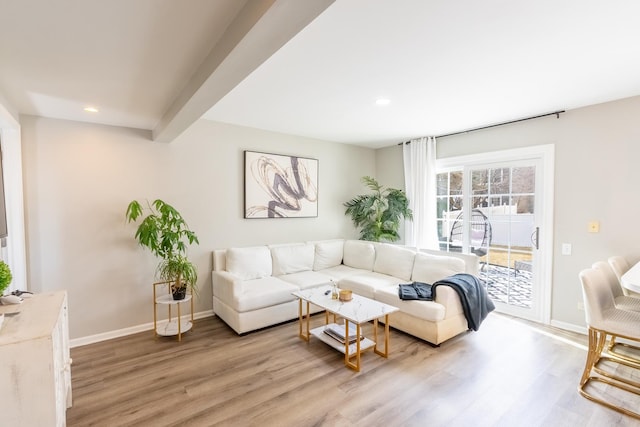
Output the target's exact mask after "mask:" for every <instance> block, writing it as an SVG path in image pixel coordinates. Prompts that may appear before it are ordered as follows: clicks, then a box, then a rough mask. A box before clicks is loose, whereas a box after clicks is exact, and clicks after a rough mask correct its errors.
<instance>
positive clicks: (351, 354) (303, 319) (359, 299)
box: [293, 287, 398, 372]
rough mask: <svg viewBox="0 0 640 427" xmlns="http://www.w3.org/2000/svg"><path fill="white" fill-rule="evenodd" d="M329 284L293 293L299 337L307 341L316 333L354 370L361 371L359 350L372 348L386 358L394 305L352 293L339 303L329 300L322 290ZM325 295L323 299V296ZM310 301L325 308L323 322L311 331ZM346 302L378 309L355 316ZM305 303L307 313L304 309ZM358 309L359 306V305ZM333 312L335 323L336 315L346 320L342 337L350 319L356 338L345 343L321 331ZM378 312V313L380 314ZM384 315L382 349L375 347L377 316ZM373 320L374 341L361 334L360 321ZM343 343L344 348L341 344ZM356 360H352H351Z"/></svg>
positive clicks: (346, 333) (327, 323) (395, 309)
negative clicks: (296, 299)
mask: <svg viewBox="0 0 640 427" xmlns="http://www.w3.org/2000/svg"><path fill="white" fill-rule="evenodd" d="M326 289H330V287H327V288H324V287H321V288H318V289H313V290H307V291H299V292H294V293H293V295H295V296H297V297H298V335H299V337H300V338H301V339H302V340H304V341H306V342H309V340H310V338H311V335H315V336H316V337H318V338H319V339H320V340H321V341H323V342H325V343H326V344H328V345H330V346H331V347H333V348H335V349H336V350H338V351H340V352H343V353H344V364H345V366H346V367H347V368H350V369H353V370H354V371H356V372H360V366H361V364H360V355H361V353H362V351H364V350H367V349H369V348H372V347H373V351H374V353H375V354H377V355H379V356H382V357H384V358H388V357H389V341H390V340H389V335H390V334H389V314H391V313H393V312H395V311H397V310H398V308H397V307H393V306H390V305H388V304H384V303H381V302H379V301H374V300H372V299H369V298H366V297H363V296H360V295H354V296H353V300H352V301H348V302H342V301H337V300H332V299H331V296H330V295H328V296H327V295H325V293H324V292H325V290H326ZM323 297H324V298H323ZM311 304H313V305H316V306H318V307H320V308H323V309H324V310H325V325H324V326H321V327H319V328H315V329H313V330H311V327H310V318H311ZM349 304H365V305H369V306H372V307H375V308H377V309H378V310H377V311H376V314H372V315H366V314H365V315H364V316H362V317H358V316H354V315H353V312H354V311H356V310H350V309H351V308H352V307H353V306H349ZM303 306H306V314H305V310H304V309H303V308H304V307H303ZM359 308H360V307H359ZM330 314H331V315H333V321H334V323H335V322H336V319H337V318H338V317H341V318H344V319H345V336H347V337H348V336H349V322H351V323H353V324H355V325H356V341H355V343H352V344H349V340H345V343H344V345H343V344H342V343H340V342H339V341H337V340H335V339H334V338H331V337H329V336H328V335H326V334H324V332H323V330H324V327H326V325H329V324H330V323H329V315H330ZM380 314H381V315H380ZM382 317H384V335H383V339H384V349H380V348H379V347H378V344H379V343H378V319H380V318H382ZM371 320H373V341H371V340H370V339H368V338H364V337H363V335H362V327H361V325H362V324H363V323H366V322H369V321H371ZM343 346H344V347H343ZM351 359H355V361H351Z"/></svg>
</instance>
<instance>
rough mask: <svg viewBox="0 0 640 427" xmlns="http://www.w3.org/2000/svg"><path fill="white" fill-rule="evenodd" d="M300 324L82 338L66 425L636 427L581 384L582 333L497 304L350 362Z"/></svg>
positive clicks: (202, 325)
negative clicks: (432, 335)
mask: <svg viewBox="0 0 640 427" xmlns="http://www.w3.org/2000/svg"><path fill="white" fill-rule="evenodd" d="M323 320H324V316H314V317H313V319H312V321H313V322H314V323H317V324H320V323H321V322H322V321H323ZM365 328H368V329H369V330H370V329H371V328H372V325H367V326H366V327H365ZM366 330H367V329H365V331H366ZM297 332H298V325H297V323H296V322H292V323H287V324H283V325H279V326H275V327H272V328H268V329H265V330H261V331H258V332H254V333H250V334H247V335H245V336H238V335H236V334H235V332H233V331H232V330H231V329H230V328H228V327H227V326H226V325H225V324H224V323H223V322H222V321H221V320H220V319H218V318H217V317H212V318H208V319H203V320H200V321H197V322H196V325H195V329H194V330H193V331H191V332H189V333H187V334H186V335H185V336H184V337H183V341H182V342H181V343H178V342H176V341H174V340H173V339H171V338H154V337H153V334H152V332H151V331H149V332H147V333H140V334H136V335H131V336H128V337H123V338H118V339H114V340H110V341H106V342H102V343H97V344H92V345H88V346H84V347H78V348H74V349H72V350H71V356H72V358H73V366H72V381H73V407H72V408H70V409H69V410H68V412H67V425H68V426H109V427H113V426H132V425H140V426H154V427H157V426H214V425H215V426H217V425H223V426H474V427H475V426H509V427H513V426H527V427H529V426H545V427H548V426H580V427H590V426H598V427H600V426H637V425H639V424H640V423H638V422H637V421H635V420H633V419H631V418H629V417H626V416H624V415H621V414H618V413H617V412H614V411H611V410H609V409H606V408H604V407H602V406H600V405H597V404H595V403H592V402H590V401H588V400H586V399H584V398H583V397H581V396H580V395H579V394H578V393H577V391H576V387H577V384H578V381H579V378H580V375H581V373H582V369H583V367H584V361H585V357H586V351H585V347H584V345H585V344H586V337H584V336H581V335H575V334H570V333H559V334H558V335H557V336H555V335H553V332H554V331H553V330H552V329H549V328H539V327H536V326H532V325H531V324H528V323H526V322H522V321H517V320H514V319H511V318H509V317H506V316H502V315H499V314H496V313H492V314H491V315H490V316H489V317H488V318H487V320H486V321H485V322H484V323H483V324H482V326H481V328H480V330H479V331H478V332H469V333H466V334H463V335H461V336H458V337H456V338H454V339H452V340H449V341H447V342H445V343H444V344H442V345H441V346H440V347H438V348H434V347H431V346H430V345H428V344H426V343H425V342H423V341H420V340H417V339H415V338H413V337H411V336H409V335H406V334H403V333H401V332H398V331H395V330H392V332H391V354H390V357H389V359H383V358H381V357H379V356H377V355H375V354H374V353H373V352H371V351H368V352H367V353H365V354H364V355H363V358H362V364H363V368H362V371H361V372H360V373H355V372H353V371H351V370H348V369H346V368H345V367H344V364H343V356H342V355H341V354H339V353H337V352H336V351H335V350H333V349H331V348H329V347H328V346H327V345H325V344H323V343H321V342H319V341H318V340H317V339H316V340H314V339H313V338H312V341H311V342H309V343H305V342H303V341H302V340H300V339H299V338H298V336H297ZM572 343H575V344H572ZM632 404H634V405H637V406H636V409H637V408H640V402H637V403H635V402H634V403H632Z"/></svg>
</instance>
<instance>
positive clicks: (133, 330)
mask: <svg viewBox="0 0 640 427" xmlns="http://www.w3.org/2000/svg"><path fill="white" fill-rule="evenodd" d="M213 316H215V314H214V313H213V310H206V311H201V312H198V313H193V319H194V320H198V319H204V318H206V317H213ZM152 330H153V322H150V323H145V324H142V325H137V326H131V327H129V328H124V329H118V330H115V331H109V332H104V333H101V334H96V335H89V336H87V337H82V338H74V339H72V340H70V341H69V346H70V347H71V348H74V347H81V346H83V345H88V344H94V343H97V342H101V341H106V340H110V339H113V338H120V337H124V336H127V335H133V334H137V333H139V332H144V331H152Z"/></svg>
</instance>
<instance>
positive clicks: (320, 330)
mask: <svg viewBox="0 0 640 427" xmlns="http://www.w3.org/2000/svg"><path fill="white" fill-rule="evenodd" d="M327 326H329V325H322V326H319V327H317V328H314V329H312V330H310V331H309V333H310V334H311V335H313V336H314V337H316V338H318V339H319V340H320V341H322V342H324V343H325V344H327V345H328V346H329V347H333V348H335V349H336V350H338V351H339V352H340V353H342V354H346V350H345V347H346V346H345V345H344V343H341V342H340V341H338V340H337V339H335V338H332V337H330V336H329V335H327V334H325V333H324V328H326V327H327ZM375 345H376V343H375V342H374V341H372V340H370V339H369V338H366V337H364V338H362V339H361V340H360V352H363V351H365V350H367V349H370V348H372V347H375ZM357 351H358V349H357V343H355V342H354V343H353V344H349V357H355V356H356V355H357Z"/></svg>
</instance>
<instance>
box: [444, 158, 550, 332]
mask: <svg viewBox="0 0 640 427" xmlns="http://www.w3.org/2000/svg"><path fill="white" fill-rule="evenodd" d="M542 165H543V163H542V159H535V158H533V159H521V160H517V159H513V160H509V161H504V162H493V163H483V164H468V165H464V164H461V165H459V166H454V167H451V168H449V169H448V170H441V171H440V172H439V173H438V174H437V201H438V213H437V217H438V235H439V240H440V249H441V250H447V251H450V252H463V253H474V254H476V255H477V256H478V257H479V262H480V271H479V277H480V279H481V280H482V281H483V282H484V284H485V286H486V289H487V292H488V293H489V296H490V297H491V299H492V300H493V302H494V303H495V304H496V308H497V310H498V311H501V312H504V313H508V314H512V315H516V316H519V317H523V318H528V319H532V320H543V319H542V313H543V312H544V310H543V307H542V305H543V304H544V300H543V298H542V297H543V295H544V294H545V293H546V292H547V290H545V288H544V285H543V283H544V281H543V280H542V279H541V277H542V275H541V274H539V273H540V272H542V271H543V269H542V267H541V265H540V264H544V262H542V263H541V260H543V259H544V258H541V256H540V255H541V247H540V237H541V223H542V220H543V216H542V215H541V211H540V209H539V208H540V206H542V205H543V203H542V200H543V199H542V197H541V192H542V191H541V187H542V185H541V184H542V182H543V181H542V179H541V178H542V177H541V171H542V169H543V167H542Z"/></svg>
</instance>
